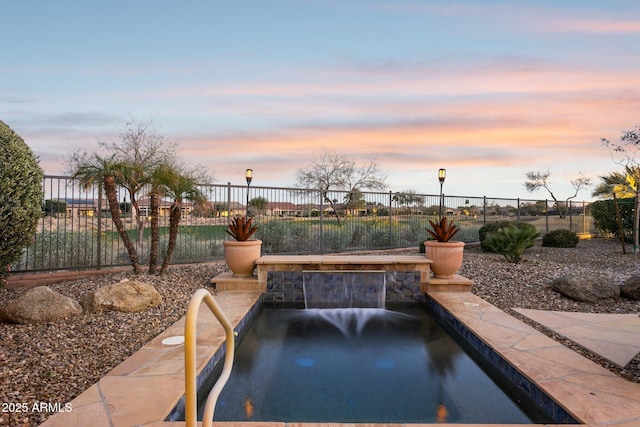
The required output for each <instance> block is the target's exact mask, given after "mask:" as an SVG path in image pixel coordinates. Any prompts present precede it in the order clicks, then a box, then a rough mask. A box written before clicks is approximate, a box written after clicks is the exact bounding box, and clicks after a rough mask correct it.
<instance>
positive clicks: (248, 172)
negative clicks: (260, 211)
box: [244, 169, 253, 215]
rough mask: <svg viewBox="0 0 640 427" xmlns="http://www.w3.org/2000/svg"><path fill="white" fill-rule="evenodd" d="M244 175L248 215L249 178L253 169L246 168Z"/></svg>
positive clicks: (250, 178) (251, 177)
mask: <svg viewBox="0 0 640 427" xmlns="http://www.w3.org/2000/svg"><path fill="white" fill-rule="evenodd" d="M244 177H245V178H246V179H247V215H249V187H250V186H251V180H252V179H253V169H247V170H246V171H245V172H244Z"/></svg>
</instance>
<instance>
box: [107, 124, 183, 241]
mask: <svg viewBox="0 0 640 427" xmlns="http://www.w3.org/2000/svg"><path fill="white" fill-rule="evenodd" d="M152 125H153V122H152V121H147V122H139V121H137V120H136V119H134V118H131V119H130V120H129V122H127V123H126V126H125V128H124V129H123V130H122V131H121V132H120V134H119V135H118V139H117V140H110V141H99V142H98V145H99V146H100V147H101V148H102V149H103V150H104V151H106V152H107V153H111V154H112V155H114V156H115V159H116V160H117V161H118V162H120V163H121V164H124V165H126V169H127V170H126V172H125V173H123V174H122V175H121V179H120V180H119V182H118V185H120V186H121V187H123V188H125V189H126V190H127V193H128V194H129V198H130V200H131V205H132V206H133V210H134V212H135V216H136V225H137V228H138V242H139V243H140V242H142V232H143V230H144V219H143V218H142V215H141V214H140V203H139V199H140V198H141V197H144V196H146V194H143V193H142V191H143V189H144V188H145V187H147V186H148V185H149V184H150V182H151V176H152V171H153V170H154V169H155V168H157V167H159V166H161V165H167V164H175V163H176V152H177V148H176V144H175V143H173V142H169V141H167V140H166V139H165V138H164V137H163V136H161V135H159V134H158V133H157V132H156V131H155V129H154V128H153V126H152Z"/></svg>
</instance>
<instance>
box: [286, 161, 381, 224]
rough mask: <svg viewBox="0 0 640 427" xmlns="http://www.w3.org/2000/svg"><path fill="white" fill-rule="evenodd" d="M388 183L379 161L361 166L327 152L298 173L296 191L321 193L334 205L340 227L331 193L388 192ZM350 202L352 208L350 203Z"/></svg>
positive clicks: (335, 212)
mask: <svg viewBox="0 0 640 427" xmlns="http://www.w3.org/2000/svg"><path fill="white" fill-rule="evenodd" d="M385 180H386V176H385V175H384V173H383V172H382V171H381V169H380V167H379V166H378V164H377V163H376V162H375V161H369V162H367V163H364V164H358V163H357V162H356V161H355V160H353V159H351V158H349V157H347V156H346V155H344V154H338V153H336V152H333V151H323V152H322V154H321V155H320V156H318V157H317V158H315V159H313V160H311V161H310V162H309V163H308V164H307V166H306V167H304V168H301V169H298V171H297V172H296V187H298V188H305V189H316V190H319V191H320V193H321V196H322V198H323V199H324V200H325V201H326V202H328V203H329V204H330V205H331V209H332V210H333V213H334V215H335V216H336V219H337V220H338V224H339V225H340V217H339V216H338V211H337V209H336V206H335V201H334V200H331V198H329V197H328V192H329V191H330V190H346V191H349V193H350V194H356V193H357V192H361V191H362V190H384V189H386V188H387V185H386V183H385ZM346 202H347V204H349V202H350V200H347V201H346Z"/></svg>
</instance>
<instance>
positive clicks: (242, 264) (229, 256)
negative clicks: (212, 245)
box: [223, 240, 262, 277]
mask: <svg viewBox="0 0 640 427" xmlns="http://www.w3.org/2000/svg"><path fill="white" fill-rule="evenodd" d="M223 244H224V259H225V261H226V262H227V265H228V266H229V268H230V269H231V271H232V272H233V277H251V276H253V270H255V268H256V260H257V259H258V258H260V249H261V247H262V240H246V241H243V242H237V241H235V240H225V241H224V242H223Z"/></svg>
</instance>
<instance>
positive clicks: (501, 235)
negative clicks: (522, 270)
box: [483, 223, 540, 263]
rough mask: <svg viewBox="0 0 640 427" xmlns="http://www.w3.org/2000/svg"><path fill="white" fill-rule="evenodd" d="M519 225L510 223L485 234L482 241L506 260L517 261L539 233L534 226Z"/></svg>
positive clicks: (520, 259)
mask: <svg viewBox="0 0 640 427" xmlns="http://www.w3.org/2000/svg"><path fill="white" fill-rule="evenodd" d="M527 225H529V226H530V227H521V226H518V225H516V224H515V223H510V224H508V225H507V226H505V227H502V228H500V229H498V230H496V231H491V232H489V233H487V234H486V236H485V239H484V241H483V243H484V244H485V245H486V247H487V248H490V249H491V250H493V252H497V253H499V254H500V255H502V256H503V257H504V258H505V259H506V260H507V261H508V262H512V263H519V262H520V261H522V255H523V253H524V251H525V249H528V248H530V247H532V246H533V245H534V243H535V241H536V239H537V238H538V237H539V236H540V233H538V231H537V230H536V229H535V227H534V226H532V225H530V224H527Z"/></svg>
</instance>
